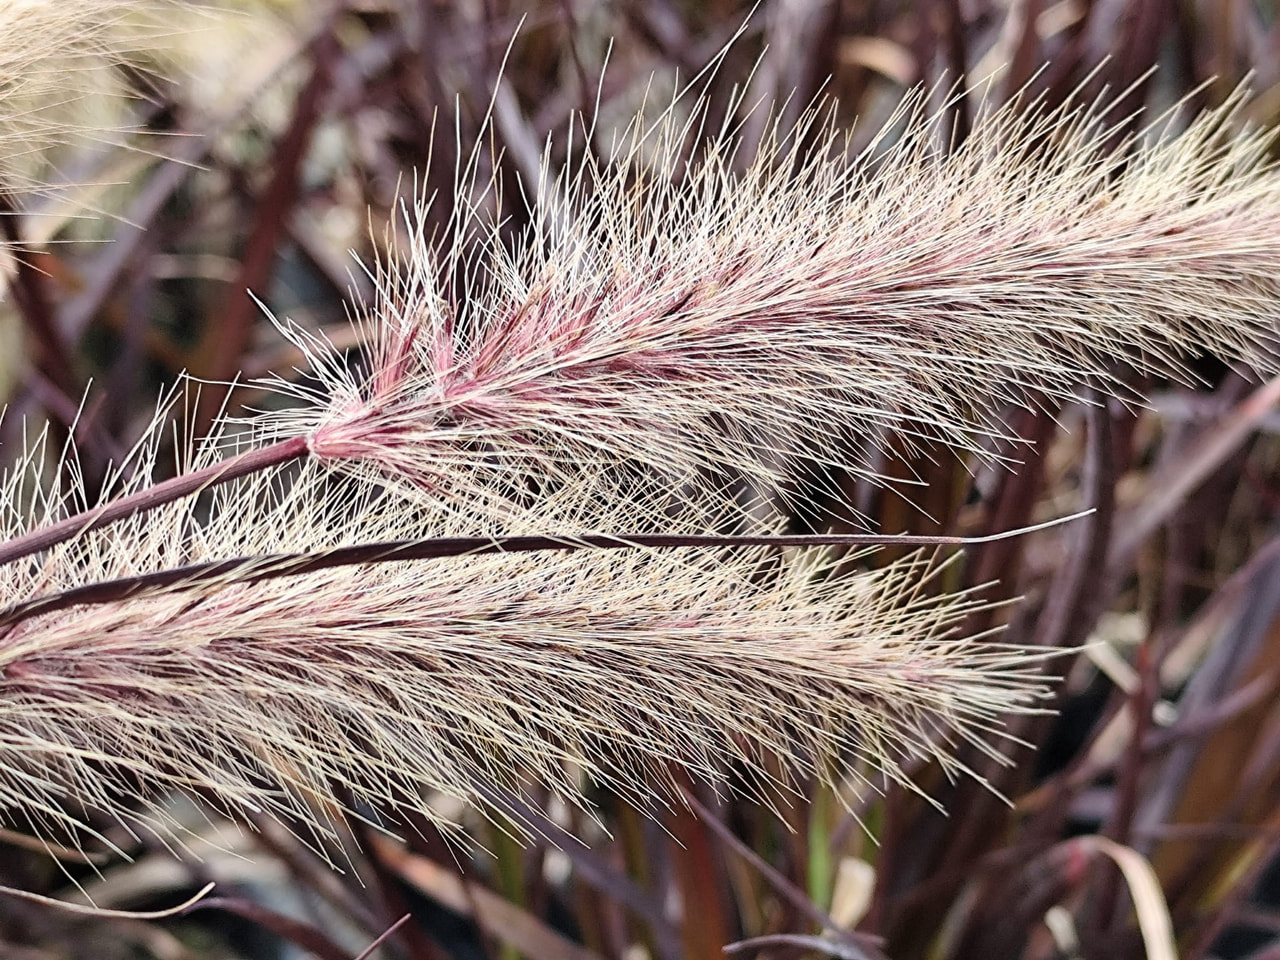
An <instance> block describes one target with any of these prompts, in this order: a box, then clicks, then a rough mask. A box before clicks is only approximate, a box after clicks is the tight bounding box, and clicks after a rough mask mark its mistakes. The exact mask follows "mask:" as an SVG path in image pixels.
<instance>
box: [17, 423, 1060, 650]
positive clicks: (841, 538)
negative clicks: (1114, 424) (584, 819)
mask: <svg viewBox="0 0 1280 960" xmlns="http://www.w3.org/2000/svg"><path fill="white" fill-rule="evenodd" d="M282 446H284V445H283V444H276V445H275V446H273V447H266V448H264V449H263V450H259V451H253V453H255V454H266V453H269V452H271V451H275V450H277V449H278V448H280V447H282ZM251 455H252V454H244V455H243V457H249V456H251ZM287 459H289V457H288V456H283V457H281V458H280V460H277V461H271V462H281V461H282V460H287ZM241 460H242V458H232V459H231V460H227V461H224V463H222V464H218V465H217V466H219V467H223V466H225V465H227V464H232V463H235V464H236V467H235V469H236V470H237V472H236V474H235V475H236V476H239V475H241V474H243V473H249V472H251V471H252V470H253V469H256V468H258V467H260V466H261V465H262V464H261V463H259V464H256V465H254V466H244V467H242V466H241V464H240V462H241ZM201 473H206V474H207V471H201ZM195 476H196V474H188V475H186V476H183V477H178V478H176V479H175V480H173V481H168V482H167V483H169V484H173V483H176V482H177V481H188V478H189V477H195ZM226 479H229V477H227V476H218V477H217V478H216V479H215V480H213V481H212V482H221V481H223V480H226ZM164 486H166V484H159V485H158V486H157V487H153V488H151V490H144V491H142V492H141V493H140V494H136V495H135V497H140V496H142V495H144V494H150V493H151V492H152V490H157V489H159V488H160V487H164ZM185 486H186V487H187V488H188V489H186V490H185V491H184V492H191V491H192V489H194V487H193V486H192V484H191V483H190V482H188V483H186V484H185ZM181 495H182V493H177V494H174V496H181ZM174 496H170V497H167V498H165V499H166V500H170V499H174ZM129 499H133V498H124V499H122V500H120V501H117V503H121V504H123V503H124V502H125V500H129ZM159 502H164V501H159ZM115 505H116V504H108V505H107V506H108V507H114V506H115ZM154 505H155V504H154V503H149V504H147V507H149V506H154ZM147 507H144V506H139V505H134V506H133V507H132V508H131V509H130V510H129V512H136V511H137V510H141V509H146V508H147ZM121 515H123V514H121ZM82 516H83V515H82ZM72 519H75V518H72ZM113 519H115V518H113ZM93 521H94V518H93V517H90V522H91V523H92V522H93ZM96 525H97V526H101V523H97V524H96ZM61 526H63V524H58V525H56V527H61ZM56 527H50V528H48V530H50V531H52V530H55V529H56ZM87 529H92V527H88V528H87ZM1030 529H1036V528H1027V529H1024V530H1013V531H1009V532H1006V533H997V534H994V535H992V536H987V537H933V536H918V535H914V534H898V535H894V534H881V533H865V534H864V533H845V534H817V535H809V534H794V535H793V534H786V535H772V534H766V535H741V536H721V535H716V534H697V535H691V534H671V533H645V534H626V535H621V534H617V535H615V534H587V535H582V536H512V537H430V538H426V539H418V540H387V541H383V542H380V543H360V544H355V545H353V546H347V547H335V548H333V549H330V550H321V551H317V552H315V553H273V554H260V555H258V556H249V557H232V558H230V559H227V560H210V561H207V562H205V563H193V564H189V565H187V566H184V567H174V568H172V569H168V570H157V571H155V572H153V573H143V574H138V575H136V576H132V577H122V578H120V579H118V580H103V581H99V582H97V583H88V584H85V585H84V586H80V587H72V588H71V589H69V590H62V591H59V592H58V593H52V594H49V595H47V596H43V597H36V598H35V599H34V600H26V601H23V602H22V603H15V604H13V605H12V606H10V607H7V608H5V609H3V610H0V627H7V626H10V625H12V624H14V623H17V622H19V621H21V620H26V619H28V618H29V617H34V616H39V615H41V614H47V613H53V612H54V611H57V610H66V609H67V608H69V607H74V606H83V605H89V604H103V603H115V602H117V601H120V600H128V599H130V598H131V597H137V596H139V595H140V594H146V593H150V592H153V591H156V590H163V589H165V588H167V587H178V588H179V589H186V588H191V587H195V586H199V585H201V584H206V585H207V584H210V583H215V582H217V581H219V580H224V581H229V582H232V583H257V582H259V581H262V580H276V579H279V578H281V577H294V576H299V575H301V574H305V573H314V572H316V571H318V570H330V569H333V568H335V567H349V566H356V565H359V564H369V563H386V562H391V561H397V560H431V559H438V558H441V557H458V556H463V555H481V554H492V553H529V552H533V551H539V550H582V549H595V550H619V549H628V548H635V547H651V548H670V547H709V548H723V547H816V546H837V547H866V546H884V545H887V544H893V545H907V546H938V545H942V546H964V545H967V544H973V543H984V542H988V541H990V540H999V539H1003V538H1005V537H1012V536H1018V535H1019V534H1021V533H1025V532H1027V531H1028V530H1030ZM40 532H41V533H43V532H44V531H40ZM74 533H75V531H72V533H70V534H68V535H67V536H71V535H74ZM61 539H66V536H63V537H62V538H61ZM14 542H17V541H14ZM55 542H56V541H55ZM36 549H39V548H36Z"/></svg>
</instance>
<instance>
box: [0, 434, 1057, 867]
mask: <svg viewBox="0 0 1280 960" xmlns="http://www.w3.org/2000/svg"><path fill="white" fill-rule="evenodd" d="M218 455H219V454H218V453H217V452H215V451H214V450H213V448H212V447H208V448H206V449H205V450H204V452H203V453H201V454H199V455H198V456H197V458H196V463H194V464H191V466H199V465H200V464H201V463H203V462H205V461H208V460H211V459H213V458H214V457H216V456H218ZM138 456H139V464H140V465H141V466H143V467H145V466H146V465H147V464H148V463H149V462H150V459H151V458H152V456H153V450H152V449H151V448H147V447H144V448H141V449H140V451H139V455H138ZM21 476H22V474H21V473H15V474H13V475H11V479H10V481H9V483H10V485H11V486H10V489H9V490H8V491H7V492H8V493H9V494H10V495H11V500H12V497H13V495H14V494H15V493H16V491H15V490H14V489H13V486H12V485H14V484H17V483H19V482H23V481H21V480H20V477H21ZM581 477H582V478H583V479H584V482H585V480H586V478H587V474H586V473H583V474H581ZM147 482H148V480H147V477H146V470H145V469H142V470H139V472H138V473H137V474H136V477H135V479H134V480H132V481H129V482H128V483H126V485H125V486H126V488H127V487H128V486H129V484H133V485H137V486H145V484H146V483H147ZM611 482H612V481H611V480H610V479H609V478H608V477H607V476H604V475H602V476H597V477H595V478H594V479H592V480H591V484H590V486H589V487H587V488H585V489H571V488H568V487H564V488H561V489H560V490H559V491H558V492H556V493H554V494H549V495H548V496H546V497H544V498H542V499H540V500H539V502H538V504H537V507H536V510H530V511H528V512H526V513H525V514H524V515H523V516H518V515H516V514H515V513H514V512H509V513H508V514H507V516H505V517H503V518H501V520H495V519H494V517H493V515H492V514H491V513H490V512H488V511H482V512H479V513H475V512H472V511H471V510H470V509H469V507H468V502H467V501H465V500H460V499H455V500H453V501H452V506H451V508H450V509H448V510H430V511H427V510H422V509H415V508H413V507H412V505H407V504H406V502H405V501H404V500H403V499H402V498H400V497H398V496H396V495H395V494H394V493H393V492H390V491H389V490H387V489H377V488H374V487H373V486H371V485H367V484H363V483H360V482H357V481H353V480H351V479H349V478H343V477H340V476H337V475H335V474H334V473H333V472H332V471H330V470H329V469H327V468H326V467H324V466H323V465H322V464H319V463H317V462H315V461H309V462H305V463H302V464H294V465H287V466H280V467H276V468H274V469H272V470H266V471H260V472H257V473H254V474H251V475H248V476H245V477H242V478H238V479H237V480H235V481H232V482H229V483H225V484H222V485H220V486H218V487H217V488H216V489H214V490H212V491H209V492H208V494H207V495H206V496H205V497H204V498H199V497H188V498H185V499H182V500H177V501H173V502H170V503H167V504H164V505H163V506H159V507H156V508H154V509H151V510H149V511H147V512H146V513H144V514H135V515H133V516H131V517H127V518H124V519H122V520H120V521H119V522H117V523H116V524H114V525H112V526H111V527H109V528H105V529H101V530H95V531H91V532H88V533H86V534H84V535H82V536H80V537H76V538H73V539H70V540H67V541H64V542H62V543H60V544H57V545H55V546H53V547H51V548H50V549H49V550H48V551H47V552H46V553H45V554H44V555H43V556H42V557H41V559H40V562H39V563H36V564H21V563H19V564H9V565H6V566H4V567H0V578H3V581H4V586H3V595H4V596H5V597H7V598H9V599H10V601H11V602H12V601H15V600H20V599H27V598H31V597H33V596H38V595H50V594H56V593H57V592H58V591H61V590H66V589H72V588H74V587H76V586H78V585H81V584H84V583H86V582H103V581H110V580H115V579H119V578H128V577H134V576H137V575H138V574H141V573H145V572H147V571H151V570H156V569H168V568H172V567H176V566H184V565H187V564H191V563H198V562H201V561H203V560H208V559H211V558H226V557H236V556H243V555H246V554H248V555H251V556H252V555H256V554H260V553H272V552H295V553H311V554H314V553H318V552H323V551H325V550H328V549H331V548H333V547H335V546H340V545H343V544H348V543H369V542H378V541H382V540H386V539H389V538H392V537H395V536H404V535H405V533H406V531H409V530H412V531H414V532H415V534H416V535H418V536H439V535H450V534H456V533H458V532H462V531H465V532H472V533H474V532H476V531H493V530H495V529H498V528H500V529H501V530H502V531H503V532H506V533H511V532H521V531H523V530H535V529H536V530H546V529H548V528H549V529H553V530H555V531H557V532H559V533H562V534H566V535H571V534H573V533H575V532H580V531H584V530H588V529H597V528H600V527H602V526H610V527H613V528H615V529H625V528H626V527H627V526H628V525H629V522H630V521H629V518H628V516H627V514H628V511H629V510H630V506H629V504H630V503H632V502H634V501H633V500H632V499H630V498H628V497H627V496H620V495H619V494H620V493H622V492H623V491H619V490H617V489H611V488H610V487H609V486H608V484H609V483H611ZM64 509H70V506H69V505H64V504H63V503H62V501H58V502H49V503H47V504H45V507H44V508H42V509H41V510H40V512H41V514H42V518H43V519H44V520H46V521H47V520H48V519H50V518H51V517H52V516H56V515H57V514H58V513H59V512H60V511H63V510H64ZM691 509H692V508H691ZM684 516H685V519H684V520H683V521H680V522H681V523H686V524H691V523H693V522H694V521H693V520H692V518H691V514H690V513H688V512H686V514H685V515H684ZM713 519H714V518H707V517H704V518H702V519H700V520H698V521H697V524H698V525H699V527H701V526H704V525H706V524H707V523H709V522H712V520H713ZM22 526H23V522H22V521H21V520H20V519H18V517H17V515H16V514H12V513H11V514H10V515H9V516H8V518H7V527H8V529H7V530H6V533H7V534H8V535H9V536H13V535H15V534H17V533H18V532H20V530H21V528H22ZM832 562H833V561H832V557H830V556H829V555H827V554H826V553H825V552H823V551H812V550H808V551H784V552H781V553H780V552H778V551H774V550H768V549H763V548H757V549H748V550H707V549H694V548H686V549H680V550H644V549H634V550H623V551H597V550H578V551H573V552H566V553H536V554H502V553H497V554H491V555H484V556H464V557H450V558H442V559H437V560H429V561H407V562H386V563H374V564H367V565H362V566H348V567H342V568H336V569H329V570H320V571H314V572H310V573H305V574H302V575H298V576H293V577H286V578H280V579H274V580H270V581H252V580H251V579H248V578H247V577H241V576H239V575H238V574H237V572H236V571H235V570H231V571H226V572H224V573H223V574H221V575H220V576H219V577H218V578H217V579H216V580H213V581H210V580H207V579H206V580H199V581H193V582H190V583H179V584H176V585H169V586H166V587H165V588H163V589H158V590H150V591H145V592H142V593H140V594H137V595H133V596H128V597H124V598H119V599H116V600H113V601H111V602H107V603H99V604H89V605H78V606H75V607H71V608H69V609H60V610H57V611H54V612H51V613H48V614H45V615H37V616H29V617H24V618H22V619H19V620H17V621H16V622H9V623H7V624H6V625H5V626H4V627H3V636H2V637H0V810H5V811H8V812H7V813H6V814H5V816H6V817H7V818H16V820H17V822H18V823H19V824H20V825H22V826H24V827H27V828H29V829H32V830H35V831H37V832H39V833H40V834H42V835H45V836H51V837H56V838H58V839H60V840H62V841H63V842H66V841H68V840H71V841H76V842H88V840H89V834H88V831H89V830H90V828H89V826H88V824H87V823H86V822H85V821H84V819H83V815H82V813H81V811H84V810H90V809H91V810H96V811H101V812H106V813H107V814H109V815H111V816H114V817H115V818H116V819H117V820H118V821H119V822H121V823H123V824H125V825H126V826H127V827H129V829H131V830H133V831H135V832H148V833H158V834H159V835H161V836H163V837H166V838H172V837H175V836H176V835H177V831H178V827H177V825H176V824H175V823H174V822H173V821H172V819H171V818H170V816H169V814H168V812H167V810H168V808H167V807H166V804H165V801H164V798H165V795H166V794H167V793H168V792H170V791H173V790H177V791H183V792H189V793H193V794H196V795H198V796H200V797H201V798H203V799H205V800H207V801H209V802H210V803H212V804H213V805H214V806H215V807H217V808H219V809H223V810H226V811H228V812H232V813H244V812H245V811H266V812H270V813H272V814H274V815H276V816H278V817H280V818H282V819H283V820H285V821H286V822H288V823H290V824H292V825H293V826H294V827H295V829H299V830H302V831H306V830H316V831H321V832H324V831H326V830H327V829H328V827H329V826H330V823H329V821H330V820H332V819H333V818H336V817H339V816H340V815H342V811H343V805H344V804H345V805H348V807H349V806H350V805H355V806H358V807H361V806H363V805H365V804H370V805H373V806H375V807H377V808H378V809H380V810H383V811H387V812H391V813H393V812H394V811H395V810H396V809H397V808H398V809H401V810H404V809H413V810H415V811H417V812H420V813H422V814H425V815H426V816H428V817H432V818H434V819H437V820H439V818H440V816H441V815H440V814H439V813H438V812H437V811H438V810H439V809H441V807H440V805H439V804H438V803H435V802H433V798H438V797H440V796H441V795H443V796H448V797H453V798H459V799H462V800H464V801H467V802H469V803H472V804H475V805H476V806H478V807H480V808H481V809H483V810H492V809H493V806H492V803H493V798H494V796H495V795H499V796H500V795H501V794H502V793H503V792H504V791H505V792H506V793H507V794H509V795H510V794H515V795H519V794H520V793H521V792H522V791H523V790H525V789H526V788H527V787H528V785H529V784H530V783H531V782H536V783H539V784H542V785H544V786H547V787H550V788H552V789H553V790H555V791H557V792H559V793H560V794H562V795H563V796H565V797H567V798H568V799H570V800H571V801H572V802H576V803H578V804H579V805H581V806H583V807H584V808H588V809H589V808H590V800H589V799H588V797H589V793H590V790H591V789H593V788H592V787H591V786H590V785H591V784H597V785H600V784H603V785H608V786H610V787H612V788H614V789H615V790H617V791H619V792H620V793H622V794H623V795H625V796H628V797H630V798H632V799H633V800H635V801H636V802H637V803H640V804H642V805H644V806H647V807H650V808H652V805H653V804H654V803H655V802H656V800H655V798H660V799H668V800H669V799H671V798H673V797H675V796H677V794H676V793H675V786H674V784H675V782H676V780H677V779H678V778H677V777H676V772H677V771H680V770H683V771H685V772H686V773H687V774H688V775H690V776H693V777H695V778H697V779H699V780H702V781H711V782H714V783H725V782H730V781H731V782H732V783H734V784H735V785H736V786H737V787H738V788H739V789H744V790H748V791H752V792H754V793H756V794H757V795H758V796H760V797H761V798H763V799H765V800H766V801H768V802H772V803H777V802H780V798H781V797H782V796H783V794H781V793H780V792H779V791H780V790H781V791H786V790H789V789H792V790H793V789H795V785H796V783H797V782H798V780H799V778H803V777H805V776H809V775H816V776H819V777H822V778H827V779H835V780H838V781H843V780H844V779H845V778H853V780H854V781H855V782H856V783H860V784H862V785H863V786H864V787H869V786H870V785H871V784H873V783H875V782H876V781H877V774H883V775H884V776H885V777H886V778H887V779H888V780H890V781H899V782H904V783H905V782H908V771H910V770H911V769H912V767H913V765H914V764H915V763H916V762H918V761H922V760H925V759H929V758H936V759H938V760H940V761H941V762H942V763H943V765H944V767H945V768H946V769H947V770H948V771H949V772H951V773H953V774H954V773H959V772H961V771H963V769H964V768H963V767H962V766H961V765H960V764H959V763H958V762H957V761H956V760H955V759H954V758H955V756H956V752H957V747H958V745H959V744H961V743H971V744H974V745H977V746H979V747H980V748H982V749H984V750H986V751H987V752H989V753H993V754H995V755H998V751H996V750H995V747H994V746H993V743H996V742H998V741H993V740H992V739H991V733H992V732H993V731H994V730H997V729H998V725H999V722H1000V718H1001V717H1002V716H1004V715H1005V714H1007V713H1009V712H1010V711H1022V710H1028V709H1034V708H1035V707H1036V705H1037V704H1038V703H1039V702H1040V699H1041V698H1042V697H1043V695H1044V693H1045V690H1044V687H1043V684H1042V681H1041V680H1040V679H1039V675H1038V660H1037V658H1036V656H1035V655H1034V654H1031V653H1029V652H1027V651H1023V650H1016V649H1011V648H1008V647H1003V646H1001V645H999V644H992V643H990V642H989V641H987V640H984V639H982V638H962V637H960V636H959V635H958V634H957V630H958V628H959V626H960V624H961V622H962V621H963V619H964V618H965V616H966V615H967V614H969V613H970V612H972V611H973V610H975V609H978V608H980V607H981V606H982V605H983V602H982V601H981V600H980V599H979V598H978V597H976V596H974V595H968V594H960V595H937V593H936V591H934V590H932V588H931V587H930V586H928V584H929V581H930V579H931V576H932V574H934V573H936V572H937V571H938V570H939V569H940V567H939V566H938V564H936V563H934V562H932V561H931V560H929V559H928V558H926V557H922V556H919V555H917V556H913V557H911V558H909V559H907V560H905V561H902V562H899V563H896V564H893V565H891V566H889V567H887V568H886V569H883V570H879V571H868V572H862V573H851V574H842V575H840V576H832V575H831V573H832V569H831V564H832ZM68 801H70V803H69V802H68Z"/></svg>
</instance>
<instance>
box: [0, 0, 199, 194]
mask: <svg viewBox="0 0 1280 960" xmlns="http://www.w3.org/2000/svg"><path fill="white" fill-rule="evenodd" d="M162 5H163V4H162V3H161V2H153V0H0V188H3V189H4V190H5V191H7V192H9V193H10V194H11V195H12V196H13V198H15V199H18V198H22V197H24V196H29V195H30V194H31V193H33V192H38V191H39V190H41V189H42V188H43V186H44V180H43V177H45V176H46V175H48V174H49V173H50V172H51V171H50V170H49V169H48V163H49V159H50V152H51V151H53V150H54V149H55V148H57V147H60V146H63V145H66V144H68V143H72V142H78V143H81V144H83V143H84V142H86V141H89V140H110V139H111V138H112V137H113V135H114V131H113V130H111V129H109V128H110V127H112V126H114V125H115V124H116V123H117V122H118V120H119V117H120V113H119V111H118V109H116V108H115V106H114V105H113V104H112V101H113V100H115V99H118V98H120V97H122V96H124V95H125V94H126V93H127V90H126V88H125V86H124V83H123V77H122V75H120V74H119V73H117V72H114V71H113V70H112V67H113V66H115V65H116V64H118V63H120V62H122V61H124V60H127V59H128V58H129V56H130V54H131V53H132V52H133V51H135V50H136V49H137V48H138V47H139V46H140V45H141V46H146V45H147V43H148V40H147V38H151V37H154V36H155V35H156V34H157V33H158V32H160V31H162V30H163V29H164V28H163V26H162V25H161V19H160V17H159V16H158V13H159V11H160V10H161V7H162ZM169 12H170V14H172V13H173V12H174V11H173V10H171V11H169Z"/></svg>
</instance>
